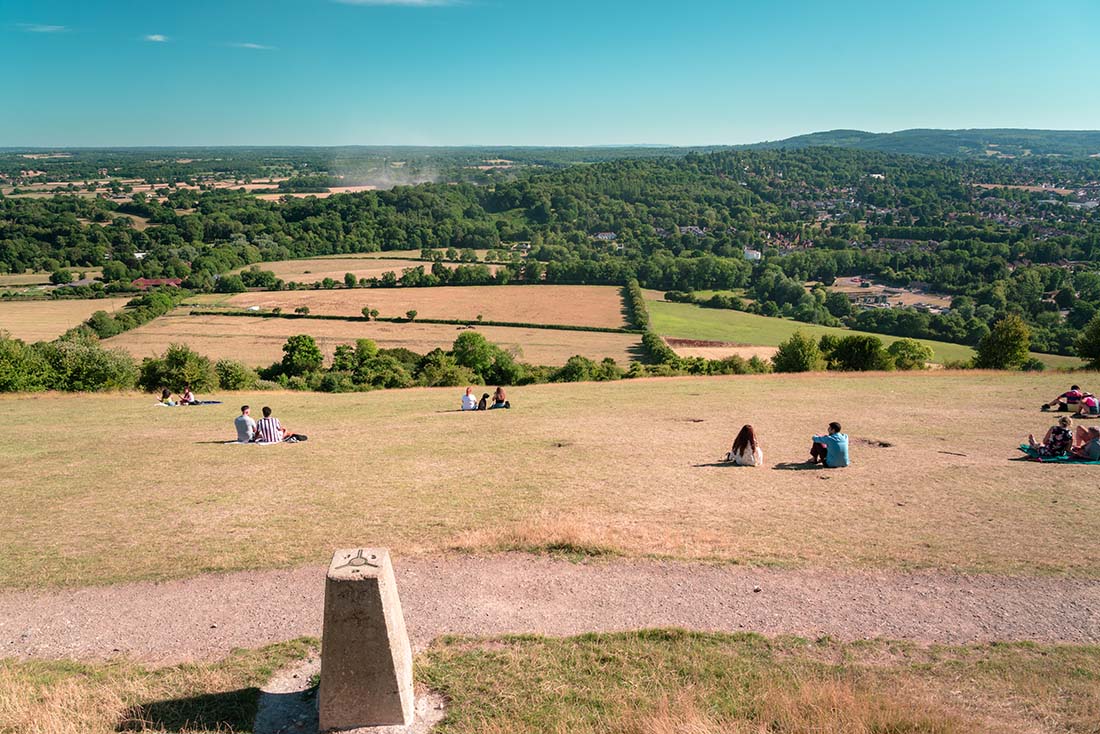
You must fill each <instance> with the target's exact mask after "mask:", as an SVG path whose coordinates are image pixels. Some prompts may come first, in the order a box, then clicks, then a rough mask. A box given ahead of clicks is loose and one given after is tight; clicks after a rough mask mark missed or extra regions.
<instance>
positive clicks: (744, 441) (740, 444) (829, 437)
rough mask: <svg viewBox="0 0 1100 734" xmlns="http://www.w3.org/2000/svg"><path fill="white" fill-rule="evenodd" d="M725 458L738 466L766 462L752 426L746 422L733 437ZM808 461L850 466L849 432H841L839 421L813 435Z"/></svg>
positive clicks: (828, 465) (829, 465)
mask: <svg viewBox="0 0 1100 734" xmlns="http://www.w3.org/2000/svg"><path fill="white" fill-rule="evenodd" d="M723 460H724V461H728V462H731V463H733V464H736V465H737V466H760V465H762V464H763V463H764V451H763V449H762V448H761V447H760V442H759V441H758V440H757V439H756V430H755V429H753V427H752V426H750V425H747V424H746V425H744V426H742V427H741V430H740V431H739V432H738V433H737V438H735V439H733V447H732V448H731V449H730V450H729V453H728V454H726V457H725V459H723ZM806 463H808V464H821V465H822V466H827V467H832V468H839V467H844V466H848V434H846V433H842V432H841V429H840V424H839V423H837V422H836V421H833V422H832V423H830V424H829V429H828V432H826V433H825V434H824V435H821V436H814V437H813V442H812V443H811V444H810V459H809V461H808V462H806Z"/></svg>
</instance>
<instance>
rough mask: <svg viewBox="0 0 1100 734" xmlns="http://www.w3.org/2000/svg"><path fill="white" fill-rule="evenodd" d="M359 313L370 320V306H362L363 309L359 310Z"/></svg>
mask: <svg viewBox="0 0 1100 734" xmlns="http://www.w3.org/2000/svg"><path fill="white" fill-rule="evenodd" d="M360 313H361V314H363V318H365V319H366V320H367V321H370V316H371V310H370V306H363V310H362V311H360Z"/></svg>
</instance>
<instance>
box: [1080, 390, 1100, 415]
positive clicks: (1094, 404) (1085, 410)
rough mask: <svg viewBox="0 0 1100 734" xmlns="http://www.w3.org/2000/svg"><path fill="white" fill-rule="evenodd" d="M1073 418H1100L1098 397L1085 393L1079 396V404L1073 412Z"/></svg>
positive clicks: (1099, 400) (1099, 399)
mask: <svg viewBox="0 0 1100 734" xmlns="http://www.w3.org/2000/svg"><path fill="white" fill-rule="evenodd" d="M1074 417H1075V418H1100V398H1097V397H1096V396H1095V395H1089V394H1088V393H1085V394H1084V395H1082V396H1081V405H1080V407H1078V408H1077V412H1076V413H1074Z"/></svg>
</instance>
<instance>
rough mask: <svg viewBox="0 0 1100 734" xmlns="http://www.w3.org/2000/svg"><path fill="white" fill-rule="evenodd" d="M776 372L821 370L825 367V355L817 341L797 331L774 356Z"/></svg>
mask: <svg viewBox="0 0 1100 734" xmlns="http://www.w3.org/2000/svg"><path fill="white" fill-rule="evenodd" d="M772 365H773V367H774V368H775V371H776V372H820V371H822V370H824V369H825V366H826V365H825V357H824V356H822V354H821V349H820V348H819V347H818V346H817V342H816V341H814V340H813V339H812V338H811V337H809V336H807V335H806V334H803V333H802V332H801V331H796V332H795V333H793V334H791V337H790V339H787V341H785V342H783V343H782V344H780V345H779V348H778V349H776V351H775V355H774V356H773V357H772Z"/></svg>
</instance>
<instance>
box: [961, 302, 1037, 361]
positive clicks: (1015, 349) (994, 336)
mask: <svg viewBox="0 0 1100 734" xmlns="http://www.w3.org/2000/svg"><path fill="white" fill-rule="evenodd" d="M1030 348H1031V330H1030V329H1029V328H1028V326H1027V324H1025V323H1024V320H1023V319H1021V318H1020V317H1019V316H1017V315H1015V314H1010V315H1008V316H1005V317H1004V318H1003V319H1001V320H1000V321H998V322H997V323H995V324H993V328H992V329H990V331H989V334H987V335H986V336H985V337H983V338H982V340H981V341H980V342H979V343H978V356H977V357H976V358H975V360H974V366H975V367H978V368H979V369H992V370H1010V369H1019V368H1020V367H1021V366H1022V365H1023V364H1024V362H1025V361H1027V357H1028V350H1029V349H1030Z"/></svg>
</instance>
